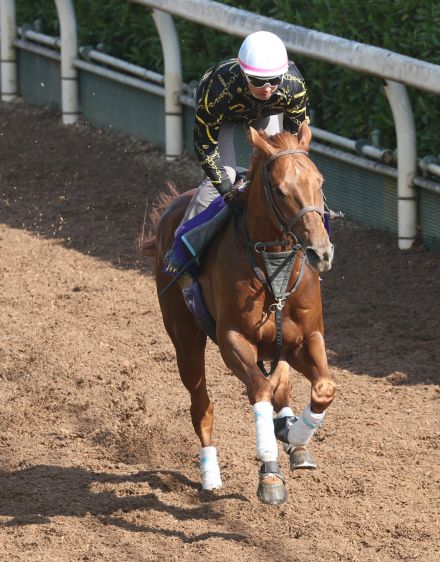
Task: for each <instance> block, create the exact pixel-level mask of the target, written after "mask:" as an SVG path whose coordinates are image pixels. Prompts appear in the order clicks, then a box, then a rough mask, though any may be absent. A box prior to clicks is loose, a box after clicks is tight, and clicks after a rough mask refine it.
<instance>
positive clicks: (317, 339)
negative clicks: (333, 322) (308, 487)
mask: <svg viewBox="0 0 440 562" xmlns="http://www.w3.org/2000/svg"><path fill="white" fill-rule="evenodd" d="M291 359H292V361H291V364H292V365H293V366H294V367H295V369H297V370H298V371H300V372H302V373H303V374H304V375H305V376H306V377H307V378H308V380H309V381H310V383H311V396H310V403H309V404H308V405H307V406H306V408H305V409H304V410H303V412H302V413H301V414H300V415H299V416H298V418H297V419H296V420H294V419H293V420H290V422H289V423H288V424H287V425H288V426H287V432H286V437H287V441H288V443H289V444H290V445H291V446H292V447H291V451H292V452H291V466H292V468H296V467H307V466H314V461H313V460H312V459H311V457H310V460H306V461H301V459H300V460H298V461H297V460H295V458H296V457H295V449H298V451H299V452H298V453H297V455H298V456H299V457H305V456H307V455H306V453H303V451H304V447H305V446H306V445H307V444H308V442H309V441H310V439H311V438H312V437H313V435H314V433H315V431H316V429H317V428H318V427H319V426H320V425H321V424H322V422H323V421H324V416H325V410H326V408H327V407H328V406H329V405H330V404H331V403H332V401H333V398H334V394H335V383H334V381H333V377H332V376H331V375H330V372H329V369H328V364H327V354H326V352H325V344H324V338H323V336H322V334H321V333H320V332H314V333H313V334H312V336H310V337H309V338H308V340H307V341H306V342H305V343H304V344H303V346H302V347H301V348H300V349H299V350H297V351H296V352H295V355H294V357H293V358H291ZM292 457H293V458H292ZM297 462H298V463H299V465H296V463H297ZM295 465H296V466H295Z"/></svg>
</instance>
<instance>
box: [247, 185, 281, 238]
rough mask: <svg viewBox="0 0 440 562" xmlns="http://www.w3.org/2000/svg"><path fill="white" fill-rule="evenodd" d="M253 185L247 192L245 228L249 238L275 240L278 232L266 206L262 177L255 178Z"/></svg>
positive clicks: (278, 235)
mask: <svg viewBox="0 0 440 562" xmlns="http://www.w3.org/2000/svg"><path fill="white" fill-rule="evenodd" d="M255 182H256V184H255V185H252V187H251V191H250V193H249V198H248V204H247V207H246V215H245V222H246V230H247V233H248V235H249V238H250V239H251V240H255V241H258V242H268V241H272V240H277V239H279V237H280V233H279V232H278V230H277V229H276V228H275V226H274V224H273V222H272V220H271V216H270V211H269V209H268V208H267V204H266V198H265V196H264V189H263V184H262V178H255Z"/></svg>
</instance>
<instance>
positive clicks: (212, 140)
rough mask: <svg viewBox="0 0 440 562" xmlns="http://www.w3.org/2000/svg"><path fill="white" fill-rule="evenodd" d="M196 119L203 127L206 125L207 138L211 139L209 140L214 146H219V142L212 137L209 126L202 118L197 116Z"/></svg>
mask: <svg viewBox="0 0 440 562" xmlns="http://www.w3.org/2000/svg"><path fill="white" fill-rule="evenodd" d="M196 119H197V121H199V122H200V123H201V124H202V125H204V127H205V131H206V136H207V137H208V138H209V140H210V141H211V142H212V144H217V141H216V140H215V139H214V138H213V137H212V135H211V133H210V131H209V126H208V125H207V124H206V123H205V122H204V121H203V120H202V119H200V117H199V116H198V115H196Z"/></svg>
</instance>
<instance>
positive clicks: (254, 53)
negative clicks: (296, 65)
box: [238, 31, 288, 77]
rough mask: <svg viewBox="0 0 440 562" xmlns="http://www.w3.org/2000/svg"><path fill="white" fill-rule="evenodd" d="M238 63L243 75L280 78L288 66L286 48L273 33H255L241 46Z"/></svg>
mask: <svg viewBox="0 0 440 562" xmlns="http://www.w3.org/2000/svg"><path fill="white" fill-rule="evenodd" d="M238 62H239V64H240V67H241V69H242V71H243V72H244V73H245V74H250V75H252V76H263V77H264V76H281V74H284V73H285V72H286V71H287V66H288V58H287V51H286V47H285V46H284V43H283V42H282V41H281V39H280V38H279V37H278V36H277V35H275V34H274V33H270V32H269V31H256V32H255V33H251V34H250V35H248V36H247V37H246V39H245V40H244V41H243V43H242V44H241V47H240V50H239V52H238Z"/></svg>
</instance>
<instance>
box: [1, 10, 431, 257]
mask: <svg viewBox="0 0 440 562" xmlns="http://www.w3.org/2000/svg"><path fill="white" fill-rule="evenodd" d="M130 1H132V2H136V3H139V4H143V5H145V6H147V7H149V8H153V19H154V21H155V23H156V27H157V29H158V32H159V35H160V39H161V43H162V48H163V53H164V63H165V76H164V80H163V81H162V82H160V81H159V79H158V76H159V75H157V76H153V74H156V73H151V75H150V76H148V75H147V73H149V72H150V71H146V70H144V69H139V67H136V66H135V65H129V63H126V62H125V61H120V63H118V62H117V60H118V59H114V57H109V56H108V55H104V54H100V53H99V52H97V51H94V50H92V51H89V53H88V58H89V59H94V60H96V61H99V60H100V59H101V62H102V63H104V64H108V65H110V66H116V67H117V66H118V64H119V65H120V67H121V69H122V67H124V66H125V67H126V68H125V69H124V70H125V71H126V72H128V73H129V74H132V75H133V74H135V75H136V74H138V77H137V78H134V77H130V76H124V75H121V74H120V73H118V72H114V71H111V70H109V69H99V67H97V66H96V65H92V64H91V63H90V62H88V61H87V60H86V61H84V60H81V59H80V58H79V57H78V47H77V43H76V41H77V39H76V37H77V35H76V19H75V12H74V8H73V2H72V0H55V4H56V7H57V11H58V16H59V20H60V29H61V39H60V40H55V41H56V43H54V44H52V43H46V44H49V45H50V46H52V47H59V48H61V56H60V62H61V77H62V84H61V86H62V88H61V90H62V113H63V122H65V123H73V122H75V121H76V119H77V118H78V116H79V111H80V108H79V95H78V80H77V72H78V69H84V70H90V71H93V72H96V73H98V74H99V73H101V74H102V73H105V74H106V75H109V74H112V78H113V79H115V80H118V81H123V82H124V83H130V84H132V85H135V86H136V87H140V88H142V89H147V90H150V91H151V90H154V91H155V92H156V93H158V94H159V95H163V96H164V97H165V138H166V154H167V157H168V158H169V159H173V158H175V157H177V156H178V155H179V154H180V153H181V151H182V147H183V131H182V104H183V105H191V102H192V100H191V99H190V97H189V96H187V95H185V91H184V85H183V82H182V72H181V61H180V49H179V43H178V40H177V34H176V31H175V28H174V23H173V20H172V17H171V15H176V16H180V17H183V18H185V19H187V20H190V21H193V22H197V23H199V24H201V25H204V26H208V27H212V28H215V29H218V30H221V31H224V32H227V33H229V34H231V35H236V36H240V37H244V36H246V35H247V34H249V33H251V32H253V31H256V30H259V29H263V28H264V29H266V30H268V31H272V32H274V33H276V34H277V35H278V36H280V37H281V38H282V39H283V41H284V43H285V45H286V47H287V49H288V50H289V51H292V52H295V53H299V54H302V55H305V56H308V57H310V58H315V59H319V60H323V61H326V62H330V63H333V64H338V65H341V66H345V67H347V68H351V69H352V70H356V71H358V72H364V73H367V74H370V75H373V76H378V77H381V78H383V79H384V80H385V88H384V92H385V94H386V96H387V98H388V101H389V103H390V106H391V110H392V113H393V117H394V121H395V126H396V136H397V153H398V166H397V173H396V175H397V186H398V237H399V247H400V248H402V249H406V248H409V247H411V246H412V244H413V242H414V240H415V235H416V228H417V198H416V191H415V185H416V184H417V185H423V183H425V184H426V183H427V182H426V181H425V182H424V180H423V178H417V177H416V171H417V151H416V134H415V124H414V117H413V113H412V109H411V105H410V101H409V97H408V95H407V92H406V88H405V85H410V86H414V87H415V88H418V89H421V90H425V91H429V92H432V93H436V94H440V66H439V65H434V64H431V63H427V62H424V61H419V60H417V59H413V58H411V57H407V56H404V55H400V54H398V53H394V52H391V51H387V50H385V49H381V48H378V47H373V46H371V45H364V44H361V43H357V42H354V41H349V40H347V39H343V38H340V37H334V36H331V35H328V34H325V33H320V32H316V31H312V30H309V29H305V28H303V27H299V26H295V25H292V24H288V23H285V22H281V21H278V20H275V19H272V18H268V17H265V16H260V15H256V14H252V13H250V12H248V11H246V10H241V9H237V8H233V7H230V6H226V5H224V4H221V3H219V2H214V1H210V0H185V1H184V2H183V1H180V2H179V1H176V0H130ZM0 25H1V78H2V80H1V84H2V92H1V99H2V101H10V100H12V99H13V98H14V97H15V96H16V95H17V93H16V92H17V79H16V73H17V70H16V59H15V46H19V47H21V48H28V49H29V50H32V48H33V47H30V46H29V44H27V43H26V41H25V40H23V39H21V40H20V39H18V40H17V39H16V28H15V2H14V0H1V1H0ZM31 33H33V37H32V36H31ZM24 35H26V33H25V34H24ZM38 35H41V34H37V33H35V32H29V35H28V38H29V39H34V40H36V41H38V40H39V39H40V40H41V37H37V36H38ZM40 42H42V43H44V40H41V41H40ZM37 49H42V48H41V47H37ZM46 50H48V49H46ZM52 53H53V51H52ZM82 55H83V56H86V58H87V53H85V52H82ZM111 59H114V60H111ZM129 66H130V67H133V68H129V69H128V68H127V67H129ZM142 73H144V74H142ZM145 79H147V80H150V81H152V82H156V84H157V85H154V84H151V82H150V83H146V82H145ZM163 86H164V87H163ZM313 132H314V136H315V138H318V139H319V138H321V139H323V140H325V137H327V140H328V141H329V142H332V140H333V141H337V140H338V138H339V140H340V139H341V137H338V136H337V135H333V134H332V133H328V132H325V131H321V130H319V129H314V131H313ZM330 137H331V138H332V140H329V139H330ZM344 142H345V143H347V142H348V143H350V142H354V141H349V140H348V139H345V141H344ZM324 148H325V147H324ZM346 148H347V147H346ZM348 148H350V149H352V148H353V147H348ZM354 148H356V149H358V148H359V146H356V144H355V145H354ZM315 149H317V151H318V152H319V151H320V150H321V149H319V148H318V147H316V146H315ZM329 150H331V149H329ZM359 151H360V152H361V153H363V154H366V155H368V156H370V157H375V158H378V157H379V158H381V157H383V159H384V161H386V160H385V159H389V158H390V154H388V151H384V150H383V149H378V148H377V147H374V146H361V147H360V148H359V150H358V152H359ZM349 156H351V155H347V157H349ZM351 158H353V159H356V156H351ZM375 166H376V168H378V167H381V168H382V167H383V168H385V167H384V166H382V165H381V164H375ZM437 168H439V166H438V165H437V163H432V162H425V163H424V170H428V171H430V172H431V173H437ZM392 175H393V176H394V175H395V172H393V173H392ZM429 187H432V186H429ZM434 190H435V191H436V188H434Z"/></svg>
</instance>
